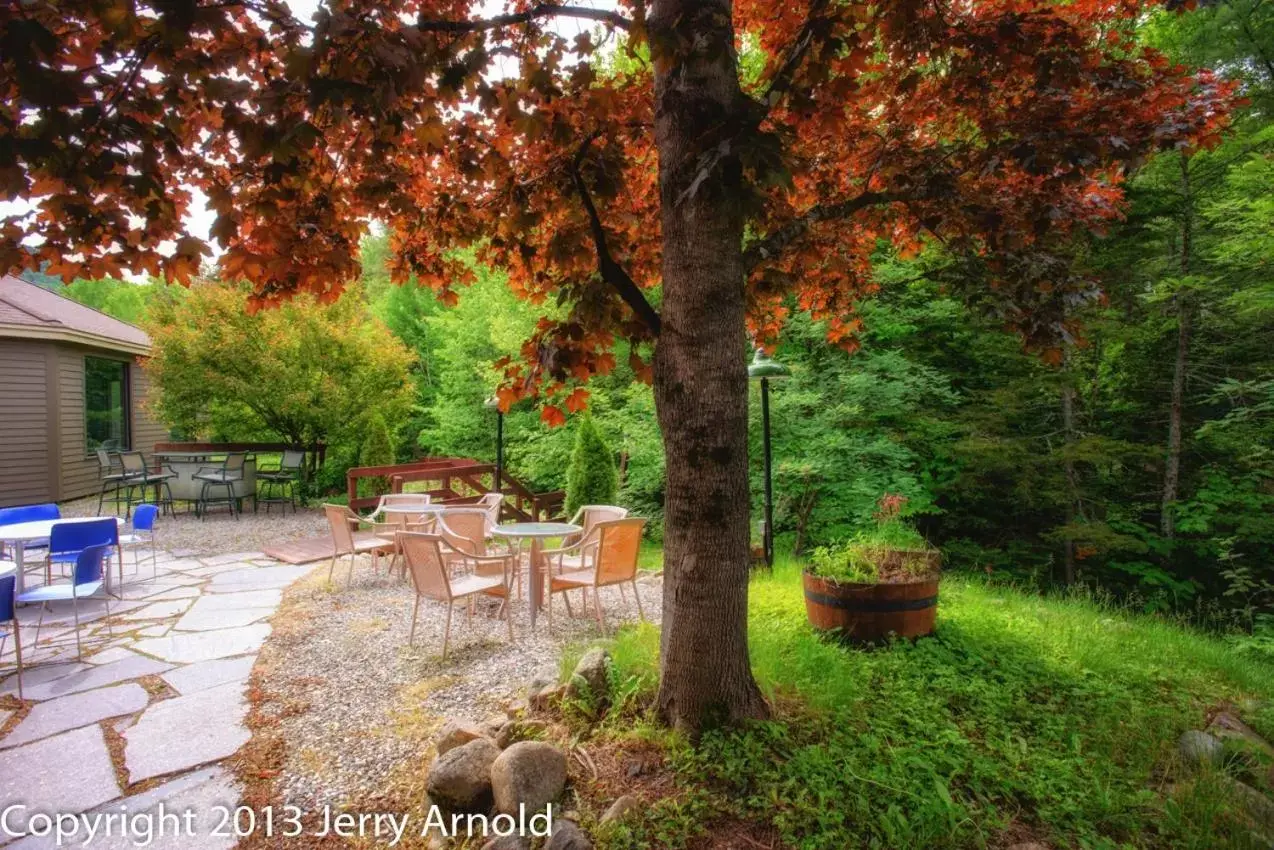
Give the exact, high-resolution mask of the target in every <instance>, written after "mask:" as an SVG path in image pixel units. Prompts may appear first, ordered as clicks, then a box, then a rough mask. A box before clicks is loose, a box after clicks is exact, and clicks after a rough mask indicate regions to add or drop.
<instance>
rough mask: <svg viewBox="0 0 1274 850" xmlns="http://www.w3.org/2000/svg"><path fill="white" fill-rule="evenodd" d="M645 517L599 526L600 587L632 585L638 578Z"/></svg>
mask: <svg viewBox="0 0 1274 850" xmlns="http://www.w3.org/2000/svg"><path fill="white" fill-rule="evenodd" d="M645 524H646V520H644V519H642V518H641V517H629V518H626V519H614V520H608V521H606V522H599V523H598V524H597V525H596V526H595V528H596V529H597V540H598V542H597V583H598V584H611V583H613V582H617V581H629V580H630V579H632V578H634V577H635V576H636V575H637V552H638V550H639V549H641V530H642V527H643V526H644V525H645Z"/></svg>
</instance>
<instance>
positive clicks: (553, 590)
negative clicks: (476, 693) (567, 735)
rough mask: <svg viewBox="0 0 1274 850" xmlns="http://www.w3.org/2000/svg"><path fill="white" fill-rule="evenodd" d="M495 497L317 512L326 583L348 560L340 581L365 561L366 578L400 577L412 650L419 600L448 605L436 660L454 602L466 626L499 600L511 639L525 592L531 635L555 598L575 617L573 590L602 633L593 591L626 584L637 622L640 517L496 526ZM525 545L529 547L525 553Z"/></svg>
mask: <svg viewBox="0 0 1274 850" xmlns="http://www.w3.org/2000/svg"><path fill="white" fill-rule="evenodd" d="M502 499H503V496H502V495H501V494H500V493H487V494H485V495H483V496H482V497H481V498H480V499H478V500H477V501H476V502H474V503H472V504H454V503H453V504H446V503H436V502H434V501H432V499H431V497H430V496H429V495H428V494H424V493H394V494H389V495H385V496H381V497H380V500H379V503H378V504H377V506H376V509H375V510H374V511H373V512H372V513H371V514H369V515H368V516H366V517H361V516H359V515H358V514H356V513H354V512H353V511H351V510H350V509H349V508H348V507H346V506H344V505H330V504H329V505H324V506H323V510H324V512H325V514H326V516H327V520H328V524H329V527H330V529H331V534H332V544H333V554H332V559H331V563H330V564H329V566H328V579H329V581H330V580H333V579H334V577H335V570H336V565H337V563H338V562H339V561H341V560H342V559H347V560H348V562H349V568H348V578H347V581H348V582H352V581H353V576H354V560H355V557H356V556H357V555H361V554H368V555H371V558H372V568H373V570H374V571H377V572H379V568H380V567H379V565H380V563H381V561H382V560H384V561H385V562H386V573H387V574H388V575H391V576H392V575H393V573H394V570H395V568H397V571H398V577H399V578H400V579H407V580H410V584H411V586H412V588H413V589H414V591H415V601H414V604H413V608H412V621H411V630H410V633H409V636H408V643H409V645H414V643H415V634H416V624H417V621H418V619H419V616H420V601H421V600H422V599H426V600H432V601H435V602H441V603H445V604H446V606H447V610H446V624H445V627H444V631H443V645H442V657H443V658H444V659H445V658H446V657H447V652H448V648H449V645H450V638H451V617H452V612H453V609H454V607H455V603H456V602H464V603H465V604H466V607H467V616H468V618H469V621H470V622H472V618H473V613H474V600H475V599H478V598H483V597H485V598H491V599H494V600H497V601H498V603H499V604H498V605H497V606H496V616H497V617H502V618H503V619H504V620H505V621H506V626H507V631H508V636H509V639H510V640H513V639H514V637H513V612H512V607H511V605H510V604H509V603H510V602H511V601H512V600H513V598H514V597H515V595H516V598H517V599H521V598H522V596H523V590H524V588H525V589H526V591H527V593H526V595H527V596H528V597H529V602H530V624H531V627H532V628H534V627H535V625H536V621H537V619H538V616H539V613H540V611H541V610H542V609H543V610H545V611H546V613H547V615H548V628H549V631H550V632H551V631H552V629H553V606H552V600H553V597H554V596H555V595H560V596H561V597H562V599H563V601H564V602H565V605H566V609H567V613H568V614H572V615H573V613H574V611H573V609H572V608H571V603H570V597H569V596H568V594H569V593H571V592H572V591H577V592H579V594H580V596H581V597H582V598H581V602H582V603H583V605H584V606H585V609H586V608H587V605H588V593H589V591H592V608H593V614H594V617H595V618H596V621H597V625H598V628H599V629H602V630H603V631H604V630H605V628H606V622H605V616H604V614H603V611H602V600H601V594H600V593H599V592H598V591H599V590H600V589H601V588H603V587H609V586H617V587H619V589H620V593H621V595H623V594H624V593H625V590H624V587H625V585H628V586H631V588H632V592H633V596H634V598H635V601H636V605H637V610H638V615H639V616H641V617H642V618H643V619H644V617H645V613H644V611H643V610H642V607H641V597H640V596H639V595H638V591H637V556H638V551H639V549H640V546H641V534H642V529H643V527H644V526H645V524H646V520H645V519H642V518H640V517H629V516H628V511H627V509H625V508H621V507H615V506H612V505H587V506H584V507H581V508H580V509H579V510H578V511H577V512H576V514H575V516H574V517H573V518H572V519H571V521H570V522H510V523H503V524H501V523H500V521H499V518H500V507H501V504H502ZM554 540H556V541H558V543H557V545H556V546H554V547H553V548H545V543H546V542H549V541H554ZM523 541H526V542H527V544H528V545H526V546H525V547H524V546H523V545H522V543H523Z"/></svg>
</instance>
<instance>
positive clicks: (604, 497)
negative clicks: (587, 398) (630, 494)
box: [566, 416, 619, 514]
mask: <svg viewBox="0 0 1274 850" xmlns="http://www.w3.org/2000/svg"><path fill="white" fill-rule="evenodd" d="M618 486H619V476H618V474H617V473H616V471H615V458H614V456H613V455H612V454H611V450H610V446H608V445H606V441H605V440H604V439H602V434H601V432H600V431H598V430H597V424H596V423H595V422H593V417H591V416H585V417H584V418H583V420H582V421H581V422H580V425H579V430H578V431H577V432H576V433H575V450H574V451H572V452H571V467H570V470H569V471H568V472H567V475H566V512H567V513H568V514H573V513H575V511H576V510H578V509H579V508H580V507H581V506H582V505H609V504H612V503H614V501H615V491H616V489H617V488H618Z"/></svg>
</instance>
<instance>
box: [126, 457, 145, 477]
mask: <svg viewBox="0 0 1274 850" xmlns="http://www.w3.org/2000/svg"><path fill="white" fill-rule="evenodd" d="M119 464H120V466H122V467H123V468H124V471H125V472H127V473H129V474H130V475H131V474H135V473H142V472H145V471H146V458H144V457H142V453H141V452H120V453H119Z"/></svg>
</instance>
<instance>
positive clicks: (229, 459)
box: [221, 452, 248, 472]
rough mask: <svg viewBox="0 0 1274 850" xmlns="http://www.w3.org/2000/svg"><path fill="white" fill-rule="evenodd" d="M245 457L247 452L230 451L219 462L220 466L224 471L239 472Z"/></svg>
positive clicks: (246, 457)
mask: <svg viewBox="0 0 1274 850" xmlns="http://www.w3.org/2000/svg"><path fill="white" fill-rule="evenodd" d="M247 459H248V453H247V452H231V453H230V454H228V455H226V459H225V460H224V461H222V462H221V468H222V469H224V470H225V471H226V472H239V471H240V470H242V469H243V464H244V461H246V460H247Z"/></svg>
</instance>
